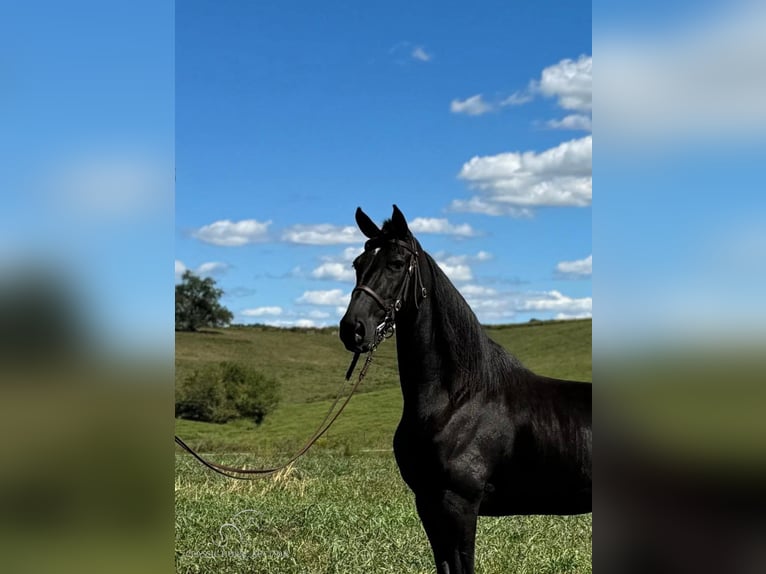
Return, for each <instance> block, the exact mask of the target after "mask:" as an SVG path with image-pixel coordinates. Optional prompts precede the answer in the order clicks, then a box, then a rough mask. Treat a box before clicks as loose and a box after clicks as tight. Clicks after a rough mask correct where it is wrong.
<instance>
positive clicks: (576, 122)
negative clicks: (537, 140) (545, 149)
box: [545, 114, 593, 132]
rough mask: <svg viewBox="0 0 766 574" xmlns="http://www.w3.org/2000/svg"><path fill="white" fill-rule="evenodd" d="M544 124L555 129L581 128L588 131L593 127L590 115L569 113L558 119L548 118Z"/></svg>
mask: <svg viewBox="0 0 766 574" xmlns="http://www.w3.org/2000/svg"><path fill="white" fill-rule="evenodd" d="M545 125H546V126H548V127H549V128H551V129H555V130H582V131H586V132H589V131H591V130H592V129H593V126H592V121H591V118H590V116H586V115H584V114H570V115H568V116H565V117H563V118H561V119H560V120H548V121H547V122H546V123H545Z"/></svg>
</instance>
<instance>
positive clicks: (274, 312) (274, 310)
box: [240, 306, 283, 317]
mask: <svg viewBox="0 0 766 574" xmlns="http://www.w3.org/2000/svg"><path fill="white" fill-rule="evenodd" d="M282 311H283V310H282V307H278V306H274V307H256V308H254V309H245V310H244V311H242V312H241V313H240V315H242V316H244V317H274V316H278V315H281V314H282Z"/></svg>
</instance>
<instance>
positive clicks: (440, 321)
mask: <svg viewBox="0 0 766 574" xmlns="http://www.w3.org/2000/svg"><path fill="white" fill-rule="evenodd" d="M423 254H424V255H425V258H426V261H427V263H428V267H429V271H430V274H431V277H432V282H431V297H432V301H431V303H432V306H433V313H434V321H435V323H436V324H437V325H438V326H439V327H440V328H441V329H442V331H443V334H444V337H443V341H444V342H445V343H446V345H447V346H448V348H447V349H445V350H444V351H445V352H444V355H445V357H446V360H447V361H448V362H449V364H450V368H451V371H452V372H453V373H454V375H455V379H456V381H457V382H458V385H457V386H458V387H459V389H460V392H461V393H462V392H467V393H468V394H474V393H477V392H483V393H490V394H498V393H500V392H502V389H505V388H507V386H508V383H509V382H515V381H518V380H520V379H521V375H523V374H526V373H528V372H529V371H528V370H527V368H526V367H524V365H523V364H522V363H521V361H519V359H518V358H517V357H515V356H514V355H512V354H511V353H509V352H508V351H506V350H505V349H504V348H503V347H502V346H500V345H499V344H498V343H496V342H495V341H493V340H492V339H491V338H490V337H489V335H487V333H486V331H485V330H484V327H483V326H482V325H481V323H480V322H479V319H478V318H477V317H476V314H475V313H474V312H473V309H471V307H470V305H468V302H467V301H466V300H465V298H463V295H462V294H461V293H460V291H458V289H457V288H456V287H455V286H454V285H453V284H452V282H451V281H450V280H449V278H448V277H447V275H446V274H445V273H444V271H442V270H441V268H440V267H439V265H438V264H437V263H436V261H435V260H434V259H433V258H432V257H431V256H430V255H429V254H428V253H426V252H423Z"/></svg>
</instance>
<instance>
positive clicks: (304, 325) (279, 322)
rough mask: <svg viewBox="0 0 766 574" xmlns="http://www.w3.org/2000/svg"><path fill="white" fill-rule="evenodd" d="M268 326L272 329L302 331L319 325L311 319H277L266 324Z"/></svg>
mask: <svg viewBox="0 0 766 574" xmlns="http://www.w3.org/2000/svg"><path fill="white" fill-rule="evenodd" d="M265 324H266V325H269V326H271V327H284V328H289V327H298V328H301V329H310V328H313V327H317V323H316V322H315V321H312V320H311V319H276V320H270V321H266V322H265Z"/></svg>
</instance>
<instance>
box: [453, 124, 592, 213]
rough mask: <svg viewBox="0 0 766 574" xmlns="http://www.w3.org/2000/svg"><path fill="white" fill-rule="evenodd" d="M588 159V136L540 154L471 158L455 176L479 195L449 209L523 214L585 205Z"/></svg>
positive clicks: (589, 193)
mask: <svg viewBox="0 0 766 574" xmlns="http://www.w3.org/2000/svg"><path fill="white" fill-rule="evenodd" d="M592 154H593V143H592V136H586V137H584V138H581V139H575V140H570V141H566V142H563V143H561V144H559V145H558V146H556V147H554V148H551V149H548V150H545V151H543V152H541V153H536V152H532V151H527V152H509V153H502V154H498V155H493V156H483V157H478V156H476V157H473V158H471V160H470V161H468V162H466V163H465V164H464V165H463V168H462V169H461V170H460V174H459V176H458V177H460V178H461V179H464V180H466V181H467V182H468V183H469V185H470V187H471V188H473V189H476V190H478V191H479V192H480V193H481V194H482V195H481V196H477V197H474V198H472V199H471V200H468V201H462V200H456V201H453V202H452V205H451V208H452V209H453V210H455V211H474V212H479V213H486V214H489V215H501V214H510V215H517V214H520V215H527V214H528V212H525V211H524V210H529V209H530V208H533V207H540V206H559V207H561V206H576V207H584V206H587V205H590V203H591V198H592V182H591V174H592ZM516 210H521V211H520V212H518V213H516Z"/></svg>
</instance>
